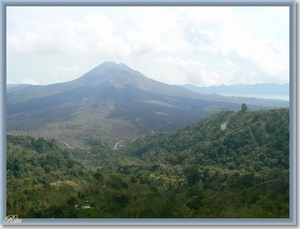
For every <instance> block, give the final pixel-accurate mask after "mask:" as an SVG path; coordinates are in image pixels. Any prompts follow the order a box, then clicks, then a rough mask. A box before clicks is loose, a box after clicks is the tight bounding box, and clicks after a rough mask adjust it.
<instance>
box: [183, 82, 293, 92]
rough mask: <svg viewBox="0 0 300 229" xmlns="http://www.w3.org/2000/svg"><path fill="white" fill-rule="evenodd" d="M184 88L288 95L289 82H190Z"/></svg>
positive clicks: (203, 90) (197, 90) (196, 90)
mask: <svg viewBox="0 0 300 229" xmlns="http://www.w3.org/2000/svg"><path fill="white" fill-rule="evenodd" d="M183 87H184V88H186V89H188V90H190V91H193V92H197V93H217V94H218V93H232V94H265V95H276V94H277V95H289V84H288V83H286V84H282V85H280V84H275V83H263V84H254V85H243V84H238V85H220V86H210V87H196V86H193V85H190V84H185V85H183Z"/></svg>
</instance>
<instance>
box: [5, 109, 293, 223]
mask: <svg viewBox="0 0 300 229" xmlns="http://www.w3.org/2000/svg"><path fill="white" fill-rule="evenodd" d="M84 144H85V147H84V149H79V148H76V149H68V148H65V146H64V145H63V144H61V143H59V142H58V140H55V139H45V138H43V137H33V136H30V135H17V134H7V167H6V172H7V215H9V214H14V215H18V216H19V218H289V109H265V110H256V111H250V110H248V109H247V106H246V105H245V104H243V106H242V109H241V110H240V111H237V112H235V111H229V110H226V111H222V112H220V113H216V114H214V115H212V116H211V117H209V118H204V119H201V120H199V121H198V122H195V123H192V124H190V125H188V126H186V127H184V128H183V129H181V130H179V131H176V132H163V131H157V132H155V133H151V134H148V135H146V136H143V137H140V138H138V139H135V140H134V141H132V142H129V143H127V145H126V147H123V148H121V149H118V150H113V149H112V148H111V147H110V146H109V144H108V143H107V142H105V141H104V140H103V139H101V138H99V137H98V136H92V137H89V138H88V139H86V140H84Z"/></svg>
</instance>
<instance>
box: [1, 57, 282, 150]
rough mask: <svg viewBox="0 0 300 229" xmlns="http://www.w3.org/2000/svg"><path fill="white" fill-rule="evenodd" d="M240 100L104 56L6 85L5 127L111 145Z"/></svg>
mask: <svg viewBox="0 0 300 229" xmlns="http://www.w3.org/2000/svg"><path fill="white" fill-rule="evenodd" d="M243 102H245V101H243V100H241V99H238V98H229V97H225V96H219V95H216V94H199V93H194V92H191V91H189V90H187V89H185V88H183V87H181V86H174V85H168V84H164V83H161V82H158V81H155V80H152V79H150V78H147V77H146V76H144V75H143V74H141V73H140V72H138V71H135V70H133V69H131V68H129V67H128V66H126V65H125V64H122V63H121V64H116V63H114V62H108V61H107V62H104V63H102V64H101V65H99V66H97V67H95V68H94V69H92V70H90V71H89V72H87V73H86V74H84V75H83V76H81V77H80V78H78V79H75V80H72V81H69V82H65V83H58V84H51V85H20V86H16V87H13V88H9V89H8V90H7V97H6V114H7V131H8V132H19V133H28V134H31V135H38V136H43V137H46V138H55V139H57V140H59V141H61V142H67V143H68V145H69V146H72V147H79V146H80V144H81V143H80V142H81V141H82V139H85V138H89V137H92V136H98V137H101V138H103V139H105V140H106V141H107V142H108V143H109V144H110V145H111V146H115V145H116V143H118V142H121V141H122V142H127V141H131V140H133V139H135V138H137V137H139V136H141V135H145V134H151V133H153V132H155V131H175V130H178V129H180V128H182V127H184V126H185V125H188V124H190V123H192V122H195V121H198V120H199V119H201V118H204V117H208V116H210V115H211V114H212V113H215V112H218V111H221V110H224V109H230V110H239V109H241V104H242V103H243ZM246 103H247V105H248V108H249V109H261V108H274V107H277V105H275V104H272V103H270V102H269V101H262V100H257V99H248V100H247V101H246ZM124 144H125V143H124Z"/></svg>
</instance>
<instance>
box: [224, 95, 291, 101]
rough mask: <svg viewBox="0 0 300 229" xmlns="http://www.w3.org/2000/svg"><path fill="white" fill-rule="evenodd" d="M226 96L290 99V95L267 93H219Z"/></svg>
mask: <svg viewBox="0 0 300 229" xmlns="http://www.w3.org/2000/svg"><path fill="white" fill-rule="evenodd" d="M218 94H219V95H224V96H234V97H247V98H259V99H279V100H285V101H289V100H290V96H289V95H266V94H231V93H218Z"/></svg>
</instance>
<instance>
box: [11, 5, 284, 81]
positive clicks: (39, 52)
mask: <svg viewBox="0 0 300 229" xmlns="http://www.w3.org/2000/svg"><path fill="white" fill-rule="evenodd" d="M6 19H7V20H6V26H7V30H6V38H7V41H6V42H7V43H6V48H7V50H6V51H7V52H6V55H7V57H6V66H7V76H6V81H7V84H15V83H27V84H39V85H45V84H53V83H60V82H67V81H70V80H73V79H76V78H79V77H80V76H82V75H83V74H85V73H86V72H88V71H89V70H91V69H92V68H94V67H96V66H98V65H100V64H101V63H103V62H104V61H114V62H116V63H124V64H126V65H127V66H129V67H130V68H132V69H134V70H137V71H139V72H140V73H142V74H143V75H145V76H147V77H149V78H152V79H154V80H157V81H160V82H163V83H168V84H173V85H182V84H193V85H195V86H211V85H221V84H225V85H236V84H256V83H278V84H283V83H288V82H289V8H288V7H275V6H272V7H263V6H261V7H217V6H211V7H195V6H194V7H174V6H173V7H8V8H7V18H6Z"/></svg>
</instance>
